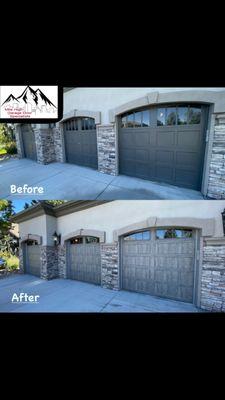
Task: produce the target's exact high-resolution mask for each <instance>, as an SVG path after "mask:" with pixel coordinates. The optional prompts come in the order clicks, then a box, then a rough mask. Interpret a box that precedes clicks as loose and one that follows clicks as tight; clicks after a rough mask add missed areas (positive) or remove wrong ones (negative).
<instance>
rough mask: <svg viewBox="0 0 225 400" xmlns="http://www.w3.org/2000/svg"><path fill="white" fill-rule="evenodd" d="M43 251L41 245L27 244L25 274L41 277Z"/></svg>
mask: <svg viewBox="0 0 225 400" xmlns="http://www.w3.org/2000/svg"><path fill="white" fill-rule="evenodd" d="M40 266H41V250H40V246H39V245H35V244H26V252H25V272H26V273H27V274H31V275H35V276H40Z"/></svg>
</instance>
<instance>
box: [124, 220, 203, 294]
mask: <svg viewBox="0 0 225 400" xmlns="http://www.w3.org/2000/svg"><path fill="white" fill-rule="evenodd" d="M194 254H195V246H194V238H193V232H192V231H191V230H187V229H174V228H173V229H166V230H164V229H158V230H152V231H145V232H138V233H134V234H131V235H128V236H125V237H124V238H123V239H122V288H123V289H126V290H130V291H135V292H141V293H148V294H151V295H155V296H160V297H167V298H171V299H176V300H181V301H186V302H193V287H194Z"/></svg>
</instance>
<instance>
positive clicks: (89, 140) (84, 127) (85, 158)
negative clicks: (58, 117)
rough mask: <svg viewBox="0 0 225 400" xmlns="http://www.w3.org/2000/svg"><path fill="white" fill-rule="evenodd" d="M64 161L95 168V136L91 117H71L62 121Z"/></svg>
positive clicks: (96, 164) (96, 160) (96, 165)
mask: <svg viewBox="0 0 225 400" xmlns="http://www.w3.org/2000/svg"><path fill="white" fill-rule="evenodd" d="M64 140H65V153H66V161H67V162H68V163H72V164H77V165H83V166H86V167H91V168H97V167H98V157H97V136H96V127H95V120H94V119H93V118H73V119H70V120H68V121H66V122H64Z"/></svg>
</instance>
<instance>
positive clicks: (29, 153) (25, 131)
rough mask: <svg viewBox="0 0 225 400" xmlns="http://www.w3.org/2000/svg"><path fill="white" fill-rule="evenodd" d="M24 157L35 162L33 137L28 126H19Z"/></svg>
mask: <svg viewBox="0 0 225 400" xmlns="http://www.w3.org/2000/svg"><path fill="white" fill-rule="evenodd" d="M21 135H22V142H23V151H24V157H25V158H29V159H31V160H34V161H37V150H36V144H35V135H34V132H33V130H32V129H31V126H30V125H29V124H24V125H21Z"/></svg>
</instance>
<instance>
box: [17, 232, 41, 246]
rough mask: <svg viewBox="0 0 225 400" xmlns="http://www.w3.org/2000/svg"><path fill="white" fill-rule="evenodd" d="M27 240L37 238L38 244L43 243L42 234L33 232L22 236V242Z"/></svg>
mask: <svg viewBox="0 0 225 400" xmlns="http://www.w3.org/2000/svg"><path fill="white" fill-rule="evenodd" d="M27 240H36V241H37V242H38V244H42V236H40V235H33V234H31V233H28V234H27V235H24V236H22V237H21V238H20V243H21V244H22V243H24V242H26V241H27Z"/></svg>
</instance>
